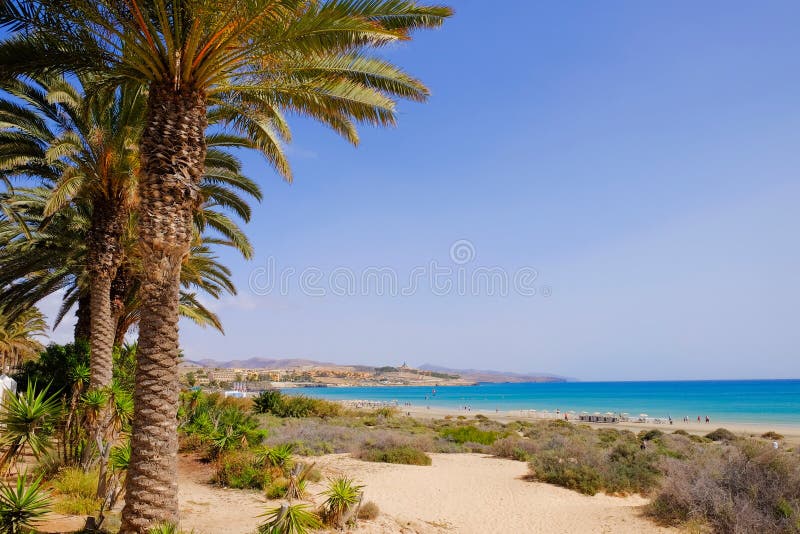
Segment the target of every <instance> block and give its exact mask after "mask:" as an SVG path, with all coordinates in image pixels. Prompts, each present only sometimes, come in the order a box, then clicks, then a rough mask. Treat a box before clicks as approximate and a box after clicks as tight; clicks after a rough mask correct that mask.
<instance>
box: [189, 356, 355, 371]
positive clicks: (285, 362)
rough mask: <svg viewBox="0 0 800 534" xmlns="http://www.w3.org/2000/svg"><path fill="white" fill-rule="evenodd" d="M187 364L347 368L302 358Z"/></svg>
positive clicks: (203, 361)
mask: <svg viewBox="0 0 800 534" xmlns="http://www.w3.org/2000/svg"><path fill="white" fill-rule="evenodd" d="M184 363H185V364H188V365H192V364H194V365H199V366H200V367H216V368H219V369H291V368H293V367H306V366H315V367H345V366H340V365H338V364H335V363H326V362H318V361H314V360H304V359H302V358H287V359H273V358H248V359H246V360H228V361H220V360H212V359H210V358H206V359H204V360H185V361H184Z"/></svg>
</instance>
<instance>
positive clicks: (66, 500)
mask: <svg viewBox="0 0 800 534" xmlns="http://www.w3.org/2000/svg"><path fill="white" fill-rule="evenodd" d="M97 480H98V473H97V471H96V470H95V471H89V472H84V471H83V470H82V469H80V468H76V467H67V468H64V469H62V470H61V471H60V472H59V473H58V475H57V476H56V477H55V479H53V480H52V482H51V485H52V486H53V490H54V492H53V497H54V504H53V510H54V511H55V512H58V513H60V514H70V515H90V514H93V513H94V512H96V511H97V510H99V508H100V500H99V499H98V498H97Z"/></svg>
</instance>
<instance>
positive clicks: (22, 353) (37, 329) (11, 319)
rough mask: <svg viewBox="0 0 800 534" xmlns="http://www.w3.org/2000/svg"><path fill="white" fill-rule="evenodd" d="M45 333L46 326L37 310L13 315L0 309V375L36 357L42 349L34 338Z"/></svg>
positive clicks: (32, 309)
mask: <svg viewBox="0 0 800 534" xmlns="http://www.w3.org/2000/svg"><path fill="white" fill-rule="evenodd" d="M45 332H47V324H46V323H45V319H44V315H42V313H41V312H40V311H39V310H38V309H36V308H28V309H27V310H25V311H24V312H21V313H15V314H10V313H4V312H3V310H2V309H0V374H2V373H5V372H6V371H8V370H9V367H15V368H16V367H19V365H20V364H21V363H22V362H23V361H24V360H26V359H30V358H33V357H34V356H36V355H37V354H38V353H39V351H41V350H42V349H43V348H44V347H43V346H42V344H41V343H40V342H39V341H38V340H37V339H36V336H43V335H44V334H45Z"/></svg>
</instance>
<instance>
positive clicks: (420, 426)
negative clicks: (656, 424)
mask: <svg viewBox="0 0 800 534" xmlns="http://www.w3.org/2000/svg"><path fill="white" fill-rule="evenodd" d="M31 369H32V370H33V368H32V367H31ZM34 374H35V373H33V372H31V373H30V376H31V377H32V376H34ZM121 378H124V377H121ZM76 380H77V379H76ZM36 383H37V382H36V380H35V379H33V378H31V380H30V386H31V387H30V390H31V393H30V394H27V395H23V396H21V397H19V399H18V402H19V403H21V404H20V410H17V411H19V412H20V413H22V411H25V412H26V413H27V411H33V412H35V413H37V414H38V416H37V417H35V418H32V419H30V420H28V419H25V418H24V417H17V416H15V414H16V413H17V411H14V410H10V411H7V413H6V415H5V416H4V419H3V421H4V422H5V424H6V434H7V436H6V439H5V441H3V442H2V445H1V446H0V455H2V458H3V459H4V464H5V466H6V467H7V468H8V467H11V466H15V465H16V464H17V462H18V460H19V458H20V455H22V454H26V455H28V457H31V458H34V459H36V458H38V466H37V470H36V473H35V475H25V476H21V477H20V479H19V484H20V486H19V487H18V488H17V487H14V488H13V489H12V488H11V487H8V488H2V492H0V493H2V495H0V525H11V524H13V525H14V526H13V527H7V526H4V527H3V528H6V530H8V528H16V529H19V528H26V526H25V525H31V524H33V522H35V520H36V519H37V518H39V517H41V513H43V511H45V510H54V511H57V512H61V513H65V514H79V515H86V514H93V513H96V512H97V511H98V510H101V511H102V510H103V509H107V506H108V503H107V502H106V501H103V500H102V499H98V497H97V483H98V480H104V481H106V482H107V483H109V482H113V483H114V484H117V485H118V486H116V487H119V484H120V482H121V481H122V480H124V476H125V470H126V469H127V464H128V461H129V458H130V446H129V444H128V443H127V440H125V439H122V440H121V443H120V444H119V445H117V446H115V447H113V448H112V449H111V451H110V463H109V465H110V466H111V476H110V477H109V476H101V475H100V474H99V473H98V471H97V469H96V468H93V469H89V470H84V469H83V468H81V467H80V463H79V462H78V460H79V459H80V448H81V442H82V440H85V436H83V435H81V434H80V433H78V432H77V431H75V430H74V427H71V426H70V423H69V421H67V420H66V419H63V420H62V418H63V417H64V414H65V413H67V414H68V413H70V412H69V411H64V410H63V408H64V407H65V406H68V405H70V404H72V405H73V406H74V408H73V409H72V413H74V414H76V415H77V416H78V417H80V418H87V417H92V416H93V414H95V413H97V407H96V406H95V405H96V404H97V402H99V400H97V399H94V397H93V396H92V395H90V394H86V393H85V392H84V390H83V389H82V388H81V387H80V382H73V383H72V387H71V390H67V393H68V394H63V393H61V394H60V395H59V396H52V395H49V394H48V393H47V389H46V388H40V389H38V390H37V389H36ZM76 384H77V385H76ZM34 391H36V393H35V394H34V393H33V392H34ZM112 393H113V391H112ZM118 396H119V398H116V399H115V403H116V410H117V412H115V413H117V417H118V418H119V419H118V420H119V422H120V424H121V425H123V426H122V428H123V429H125V430H127V428H128V427H127V423H126V422H125V421H127V419H126V414H127V413H128V412H127V407H126V406H127V404H126V402H125V398H126V397H125V395H124V394H118ZM50 399H52V400H50ZM48 403H49V404H52V407H50V408H48V406H49V404H48ZM23 404H24V406H25V410H22V407H23ZM178 423H179V430H180V446H181V449H182V450H183V451H184V452H192V453H193V454H195V455H197V456H199V457H200V458H201V459H203V460H204V461H206V462H209V463H210V464H211V465H212V467H213V477H212V479H211V480H210V482H212V483H214V484H218V485H220V486H224V487H228V488H241V489H251V490H259V491H262V492H263V494H264V495H265V496H266V497H267V498H268V499H281V500H283V501H285V503H286V504H283V505H281V506H278V507H275V508H271V509H270V510H268V511H267V513H266V515H265V516H264V517H265V521H264V523H262V524H261V526H260V527H259V532H270V533H276V534H282V533H284V532H308V531H312V530H314V529H318V528H320V526H325V527H328V528H347V527H348V526H350V525H352V524H353V523H354V522H355V521H357V520H359V519H361V520H369V519H371V518H375V517H377V515H378V514H379V508H378V505H377V504H376V503H371V502H367V503H362V491H363V490H362V488H361V486H360V485H359V484H358V483H357V482H356V481H353V480H351V479H349V478H347V477H346V476H345V477H339V478H335V479H331V480H329V481H328V483H327V485H326V489H325V490H323V493H322V494H319V490H317V492H316V494H312V493H311V492H309V490H308V483H309V482H312V481H313V482H320V480H321V479H322V474H321V473H320V471H318V470H317V469H316V468H315V462H314V459H313V457H314V456H316V455H321V454H328V453H350V454H352V456H353V457H355V458H359V459H362V460H365V461H370V462H384V463H395V464H407V465H414V466H423V467H422V468H423V469H424V466H428V465H431V462H432V459H431V453H455V452H473V453H474V452H477V453H484V454H492V455H495V456H498V457H503V458H509V459H513V460H517V461H520V462H526V463H527V464H528V467H529V472H528V478H529V479H530V480H533V481H539V482H546V483H551V484H556V485H559V486H563V487H566V488H569V489H572V490H575V491H578V492H581V493H584V494H588V495H592V494H595V493H598V492H606V493H609V494H619V495H624V494H630V493H640V494H643V495H647V496H649V497H650V498H651V504H650V505H649V506H648V514H649V515H650V516H651V518H652V519H653V520H654V521H656V522H658V523H661V524H664V525H675V526H679V525H687V524H691V525H700V528H701V529H705V530H709V531H713V532H718V533H728V532H748V533H749V532H759V533H760V532H775V533H787V534H788V533H794V534H797V533H800V452H798V451H795V450H792V449H790V448H786V446H785V444H782V436H781V435H780V434H777V433H775V432H767V433H764V434H763V435H761V436H751V437H744V436H737V435H736V434H734V433H732V432H730V431H728V430H726V429H724V428H719V429H716V430H714V431H712V432H710V433H708V434H707V435H705V436H698V435H694V434H689V433H688V432H686V431H685V430H676V431H674V432H671V433H670V432H666V431H662V430H659V429H651V430H643V431H641V432H639V433H634V432H631V431H629V430H621V429H618V428H614V427H612V426H608V427H603V428H599V429H596V428H592V427H590V426H587V425H581V424H574V423H570V422H566V421H561V420H551V421H544V420H542V421H535V422H530V421H514V422H509V423H500V422H497V421H493V420H490V419H488V418H487V417H484V416H480V415H479V416H475V417H467V416H460V417H448V418H444V419H438V420H427V419H426V420H420V419H415V418H413V417H409V416H406V415H403V414H402V413H401V412H400V411H398V410H397V409H395V408H391V407H383V408H379V409H376V410H354V409H347V408H344V407H343V406H341V405H338V404H334V403H331V402H328V401H321V400H317V399H312V398H308V397H302V396H289V395H284V394H282V393H280V392H278V391H268V392H265V393H264V394H262V395H260V396H259V397H257V398H256V399H255V400H244V399H232V398H225V397H223V396H222V395H219V394H206V393H203V392H197V391H188V392H183V393H182V394H181V396H180V408H179V410H178ZM33 436H35V439H34V437H33ZM56 443H58V446H55V445H56ZM37 476H38V477H39V478H36V477H37ZM114 477H116V478H114ZM115 481H116V482H115ZM19 492H23V493H22V494H19ZM26 492H30V495H29V496H26V495H27V493H26ZM17 494H18V495H17ZM15 495H17V496H15ZM314 496H316V497H317V499H318V502H319V499H323V497H324V499H323V500H324V501H325V502H324V503H323V504H321V505H320V506H319V507H318V508H314V507H313V506H311V505H307V504H296V501H301V500H305V499H310V498H312V497H314ZM104 507H106V508H104ZM287 529H288V530H287ZM292 529H294V530H292Z"/></svg>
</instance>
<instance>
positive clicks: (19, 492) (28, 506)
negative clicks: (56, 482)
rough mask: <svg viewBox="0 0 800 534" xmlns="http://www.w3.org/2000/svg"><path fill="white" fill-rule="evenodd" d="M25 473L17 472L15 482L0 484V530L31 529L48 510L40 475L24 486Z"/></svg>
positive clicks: (12, 532)
mask: <svg viewBox="0 0 800 534" xmlns="http://www.w3.org/2000/svg"><path fill="white" fill-rule="evenodd" d="M26 479H27V473H26V474H18V475H17V482H16V484H8V485H6V484H2V485H0V531H2V532H3V533H4V534H18V533H21V532H23V531H26V530H28V529H33V528H34V526H35V525H36V522H37V521H38V520H39V519H41V518H42V517H43V516H44V515H45V514H47V513H48V512H49V507H50V497H49V496H48V495H47V494H46V493H45V492H44V491H43V490H42V477H41V476H40V477H38V478H36V479H35V480H33V481H32V482H31V483H30V485H28V486H26V485H25V481H26Z"/></svg>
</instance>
